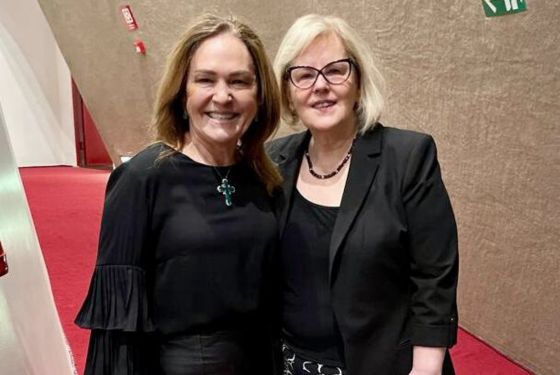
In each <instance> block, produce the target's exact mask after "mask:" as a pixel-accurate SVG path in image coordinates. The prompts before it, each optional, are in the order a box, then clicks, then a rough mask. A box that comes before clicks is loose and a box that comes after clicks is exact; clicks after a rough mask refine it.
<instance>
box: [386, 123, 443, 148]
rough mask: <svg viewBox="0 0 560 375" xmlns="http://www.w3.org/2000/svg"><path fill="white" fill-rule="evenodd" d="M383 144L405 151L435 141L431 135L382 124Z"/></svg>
mask: <svg viewBox="0 0 560 375" xmlns="http://www.w3.org/2000/svg"><path fill="white" fill-rule="evenodd" d="M382 134H383V146H384V147H389V148H395V149H398V150H401V151H404V152H407V151H408V152H409V151H410V150H412V149H414V148H416V147H418V145H420V144H428V143H433V138H432V136H431V135H429V134H426V133H422V132H418V131H415V130H406V129H399V128H394V127H389V126H382Z"/></svg>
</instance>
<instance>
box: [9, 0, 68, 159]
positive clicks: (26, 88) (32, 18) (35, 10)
mask: <svg viewBox="0 0 560 375" xmlns="http://www.w3.org/2000/svg"><path fill="white" fill-rule="evenodd" d="M0 102H1V103H2V107H3V110H4V117H5V121H6V126H7V128H8V134H9V137H10V141H11V144H12V148H13V151H14V154H15V159H16V163H17V165H18V166H19V167H23V166H46V165H76V151H75V141H74V118H73V109H72V90H71V78H70V72H69V70H68V66H67V65H66V62H65V61H64V59H63V57H62V54H61V53H60V50H59V48H58V46H57V43H56V41H55V39H54V36H53V34H52V31H51V29H50V27H49V25H48V24H47V21H46V19H45V16H44V15H43V12H42V10H41V8H40V7H39V4H38V3H37V0H1V1H0Z"/></svg>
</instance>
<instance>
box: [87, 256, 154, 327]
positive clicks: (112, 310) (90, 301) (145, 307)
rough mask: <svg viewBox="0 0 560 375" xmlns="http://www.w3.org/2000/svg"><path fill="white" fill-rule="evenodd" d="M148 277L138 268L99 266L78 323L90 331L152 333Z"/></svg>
mask: <svg viewBox="0 0 560 375" xmlns="http://www.w3.org/2000/svg"><path fill="white" fill-rule="evenodd" d="M145 278H146V276H145V271H144V270H143V269H141V268H139V267H135V266H127V265H105V266H97V267H96V269H95V271H94V274H93V278H92V280H91V285H90V288H89V292H88V296H87V297H86V300H85V302H84V305H83V306H82V308H81V310H80V312H79V314H78V317H77V318H76V324H77V325H79V326H80V327H82V328H89V329H105V330H119V331H123V332H153V331H154V325H153V323H152V321H151V319H150V315H149V304H148V298H147V295H146V279H145Z"/></svg>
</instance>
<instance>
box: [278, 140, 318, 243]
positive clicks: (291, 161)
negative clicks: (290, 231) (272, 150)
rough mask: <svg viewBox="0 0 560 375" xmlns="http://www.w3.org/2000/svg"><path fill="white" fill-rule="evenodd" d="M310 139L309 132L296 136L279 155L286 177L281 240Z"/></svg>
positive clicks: (279, 164) (280, 226) (282, 170)
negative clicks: (302, 160) (302, 159)
mask: <svg viewBox="0 0 560 375" xmlns="http://www.w3.org/2000/svg"><path fill="white" fill-rule="evenodd" d="M310 137H311V133H309V131H306V132H303V133H299V134H297V135H295V136H294V137H293V139H292V140H291V142H290V144H289V145H288V146H287V147H286V148H285V149H284V150H282V152H281V153H280V155H279V161H278V168H279V169H280V172H281V174H282V176H283V177H284V183H283V185H282V188H283V191H284V194H283V198H284V201H283V202H282V204H281V206H282V208H281V213H280V221H279V228H280V238H282V236H283V234H284V228H285V227H286V221H287V220H288V212H289V211H290V206H291V202H292V194H293V192H294V189H295V186H296V182H297V177H298V172H299V167H300V165H301V156H302V155H303V152H304V150H305V148H306V147H307V144H308V143H309V138H310Z"/></svg>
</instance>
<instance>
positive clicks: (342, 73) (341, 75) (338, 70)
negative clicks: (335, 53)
mask: <svg viewBox="0 0 560 375" xmlns="http://www.w3.org/2000/svg"><path fill="white" fill-rule="evenodd" d="M353 65H354V66H355V63H354V61H353V60H352V59H349V58H348V59H342V60H336V61H333V62H330V63H328V64H327V65H325V66H324V67H322V68H321V69H316V68H313V67H312V66H291V67H289V68H288V69H286V78H289V79H290V82H292V84H293V85H294V86H295V87H297V88H300V89H308V88H310V87H311V86H313V85H314V84H315V82H317V79H318V78H319V75H322V76H323V78H324V79H325V80H326V81H327V82H328V83H330V84H331V85H340V84H342V83H344V82H346V81H347V80H348V78H349V77H350V74H351V73H352V66H353Z"/></svg>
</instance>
